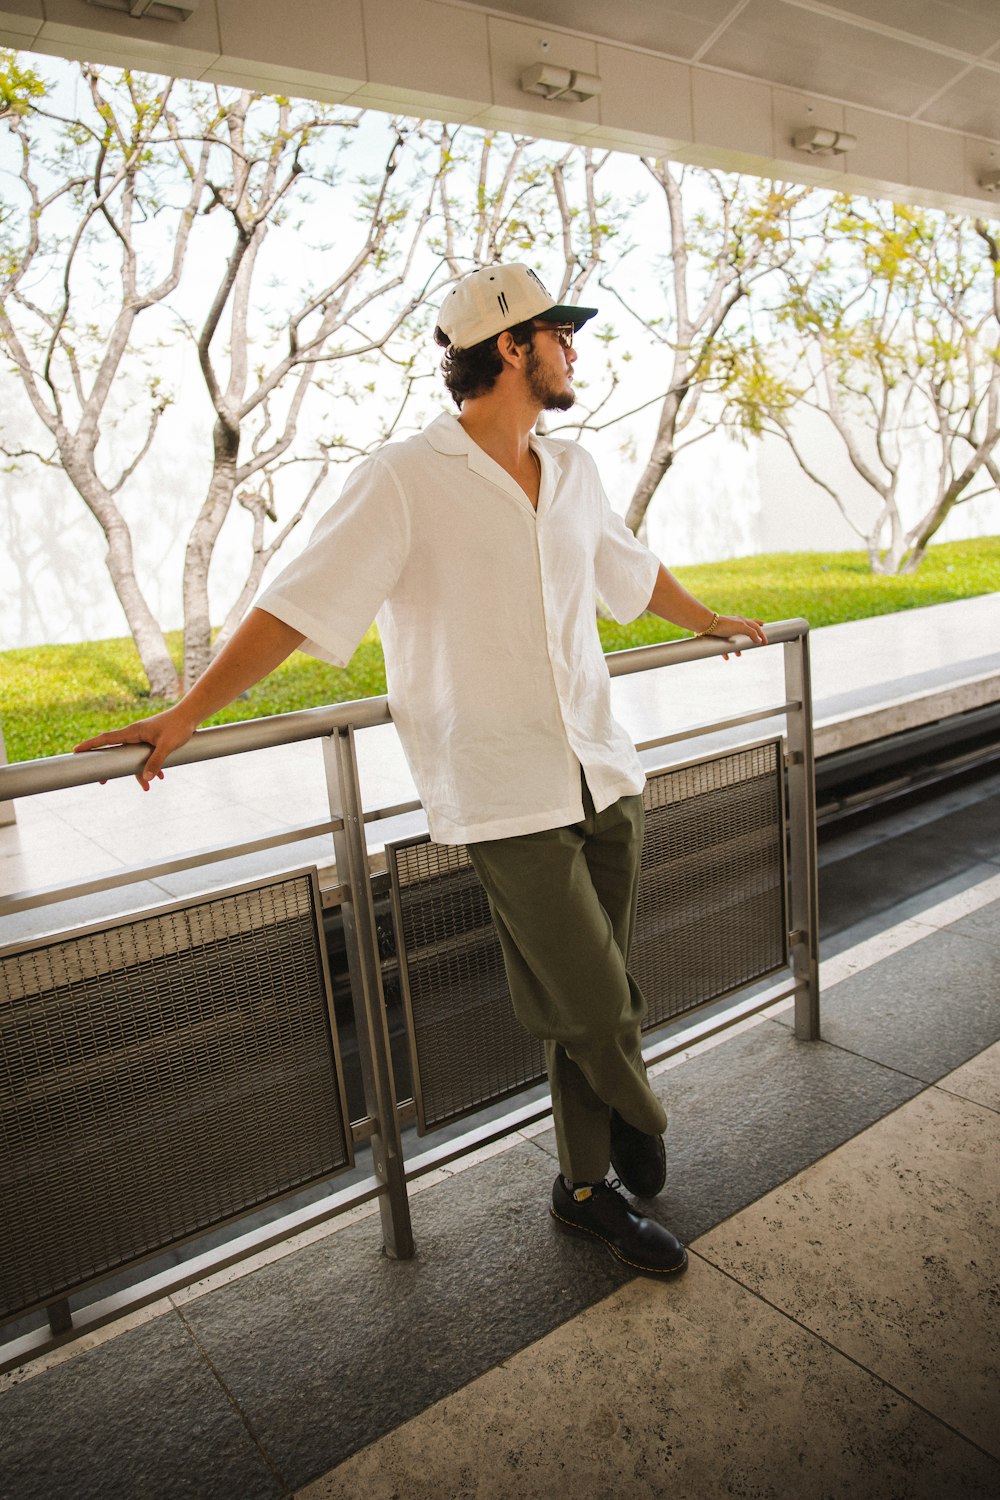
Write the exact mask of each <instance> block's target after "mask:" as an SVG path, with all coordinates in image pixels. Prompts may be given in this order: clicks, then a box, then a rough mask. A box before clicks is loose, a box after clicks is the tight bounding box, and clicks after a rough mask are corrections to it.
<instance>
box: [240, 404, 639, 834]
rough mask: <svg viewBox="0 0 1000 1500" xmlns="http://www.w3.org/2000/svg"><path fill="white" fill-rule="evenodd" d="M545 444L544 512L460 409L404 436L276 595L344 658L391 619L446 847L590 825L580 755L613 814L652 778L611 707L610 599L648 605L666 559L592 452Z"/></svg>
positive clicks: (327, 654)
mask: <svg viewBox="0 0 1000 1500" xmlns="http://www.w3.org/2000/svg"><path fill="white" fill-rule="evenodd" d="M531 444H532V446H533V447H534V449H535V451H536V452H537V454H538V457H539V461H540V464H541V488H540V492H539V498H538V509H537V512H536V511H535V510H534V509H533V507H532V505H531V502H530V501H529V500H528V497H527V496H526V495H525V493H524V491H523V490H522V489H521V487H520V486H519V485H518V484H517V483H516V481H515V480H513V479H512V478H511V477H510V475H509V474H507V473H506V472H505V470H503V469H502V468H501V467H500V465H499V464H497V463H495V462H494V461H493V459H491V458H490V457H489V455H488V454H487V453H486V452H484V450H483V449H482V448H480V447H479V446H478V444H476V443H474V442H473V441H472V440H471V438H469V437H468V435H467V434H466V432H465V430H464V429H463V427H462V426H461V424H460V423H459V422H458V420H457V418H455V417H454V416H451V415H447V414H446V415H443V416H441V417H439V418H438V419H437V420H436V421H434V422H432V423H431V425H430V426H429V427H428V428H427V429H426V430H425V431H424V432H422V433H420V434H419V435H418V436H416V437H413V438H410V439H408V440H407V441H405V442H401V443H392V444H389V445H387V446H386V447H384V448H382V449H381V450H380V451H379V453H378V454H377V455H376V456H375V457H374V458H371V459H368V460H366V461H365V462H364V463H363V464H361V465H360V466H359V467H358V469H357V470H356V471H355V472H354V474H353V475H352V476H351V478H350V479H349V481H348V483H347V484H346V486H345V488H344V491H343V494H342V495H341V497H340V499H339V500H338V501H337V502H336V503H335V504H334V505H333V506H332V507H331V508H330V510H329V511H328V512H327V514H326V515H325V516H324V517H323V519H322V520H321V521H320V522H319V525H318V526H317V528H316V531H315V533H314V534H313V537H312V539H311V541H310V543H309V545H308V547H307V548H306V549H305V551H304V552H303V553H302V554H301V555H300V556H299V557H298V558H297V559H296V560H295V561H294V562H292V563H291V564H290V565H289V566H288V567H287V568H285V570H284V571H283V572H282V573H281V574H280V575H279V576H278V578H277V579H276V580H275V582H274V583H273V584H272V585H271V586H270V587H269V588H268V589H266V590H265V592H264V593H263V594H262V595H261V596H260V598H259V599H258V600H257V605H258V607H259V608H260V609H263V610H266V611H268V613H270V614H273V615H276V616H277V617H278V618H279V619H281V620H284V621H285V622H286V623H287V624H289V625H291V626H293V627H294V628H295V629H296V630H300V631H302V632H303V633H304V634H305V637H306V639H305V641H304V642H303V647H302V649H303V650H305V651H308V652H310V653H312V654H313V655H314V656H318V657H320V658H321V659H322V660H324V661H329V662H332V663H334V665H336V666H346V665H347V663H348V661H349V660H350V658H351V655H352V654H353V652H354V650H355V648H356V647H357V645H358V643H359V641H360V640H361V638H362V636H363V635H364V633H365V631H366V630H367V629H368V627H369V625H370V624H371V622H372V619H373V618H377V622H378V627H379V632H380V634H381V637H382V645H383V649H384V652H385V662H386V679H387V685H388V696H389V707H390V710H391V713H392V716H393V719H394V721H395V723H396V726H397V729H398V731H399V737H400V740H401V742H402V745H403V749H404V751H405V753H406V757H407V760H408V761H409V764H410V769H411V771H412V773H413V779H414V781H415V782H416V785H417V790H418V791H419V793H420V797H421V800H422V801H423V804H424V807H425V809H426V811H427V819H428V824H429V827H430V833H431V837H432V838H434V839H435V840H437V842H439V843H444V844H461V843H471V842H475V841H478V840H482V839H495V838H505V837H507V836H509V835H511V834H522V833H536V832H538V831H540V830H541V829H544V828H556V827H560V826H562V825H564V824H568V823H573V822H576V821H578V820H579V819H580V818H582V816H583V804H582V799H581V789H580V767H581V766H582V767H583V771H584V774H585V776H586V778H587V785H588V787H589V788H590V792H591V795H592V797H593V799H594V805H595V807H596V809H597V810H598V811H601V810H602V809H603V808H605V807H608V806H609V805H610V804H611V803H612V802H614V801H615V800H616V799H617V798H618V797H622V796H626V795H629V794H632V793H636V792H638V791H640V790H641V789H642V785H643V781H644V776H643V771H642V768H641V766H640V764H639V758H638V756H637V754H636V752H635V748H634V746H633V744H632V741H631V739H630V738H629V736H628V735H627V734H626V732H625V730H624V729H622V727H621V725H619V724H618V723H617V722H616V721H615V719H614V718H613V717H612V714H611V692H610V679H609V676H608V669H607V665H606V663H605V661H604V656H603V653H602V651H601V643H600V637H599V635H598V632H597V622H596V603H597V600H598V598H600V599H601V600H603V602H604V604H605V605H606V607H607V608H608V609H609V610H610V611H611V613H612V614H613V615H614V617H615V618H616V619H617V620H619V621H621V622H622V623H627V622H628V621H629V620H633V619H635V618H636V617H637V616H638V615H640V614H641V613H642V612H643V610H645V609H646V607H647V605H648V604H649V600H650V598H651V596H652V593H653V586H654V584H655V582H656V575H657V571H658V567H659V564H658V561H657V559H656V557H654V555H653V554H652V553H651V552H650V551H649V550H648V549H647V548H646V547H644V546H643V545H642V543H641V542H638V541H637V540H636V538H635V537H634V536H633V535H632V533H631V532H630V531H629V530H628V528H627V527H626V526H625V524H624V522H623V521H622V520H621V518H620V517H619V516H617V515H616V514H615V512H614V511H613V510H612V509H611V506H610V505H609V503H608V500H607V497H606V495H605V493H604V491H603V489H602V487H601V483H600V480H599V478H598V474H597V469H596V466H595V464H594V462H593V460H592V459H591V457H590V455H589V454H588V453H586V452H585V450H584V449H582V448H581V447H579V446H578V445H577V444H576V443H571V442H560V441H557V440H555V439H552V438H542V437H536V436H532V438H531Z"/></svg>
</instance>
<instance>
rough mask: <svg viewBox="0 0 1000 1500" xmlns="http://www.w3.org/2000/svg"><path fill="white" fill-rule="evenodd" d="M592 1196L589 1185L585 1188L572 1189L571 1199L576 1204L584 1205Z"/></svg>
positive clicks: (592, 1191) (592, 1192)
mask: <svg viewBox="0 0 1000 1500" xmlns="http://www.w3.org/2000/svg"><path fill="white" fill-rule="evenodd" d="M593 1196H594V1189H593V1188H592V1187H591V1186H590V1185H589V1184H588V1185H587V1186H585V1187H578V1188H574V1189H573V1197H574V1198H575V1199H576V1201H577V1203H586V1201H587V1199H588V1198H592V1197H593Z"/></svg>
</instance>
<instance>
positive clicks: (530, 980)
mask: <svg viewBox="0 0 1000 1500" xmlns="http://www.w3.org/2000/svg"><path fill="white" fill-rule="evenodd" d="M643 821H644V815H643V807H642V798H641V797H623V798H621V799H620V800H619V801H618V802H615V803H612V805H611V806H610V807H608V808H605V810H604V811H603V812H600V813H596V812H595V811H594V803H593V799H592V798H591V796H590V792H589V790H588V789H587V786H586V782H584V817H583V821H582V822H580V823H573V824H571V825H570V826H569V827H566V828H550V829H546V830H545V831H544V832H542V833H528V834H519V835H516V836H515V837H513V838H505V839H487V840H484V841H482V842H479V843H474V844H470V845H469V846H468V849H469V856H470V858H471V860H472V864H473V866H474V868H475V871H476V874H477V875H478V876H479V878H480V880H481V881H482V883H483V886H484V887H485V889H486V894H487V896H488V897H489V902H490V909H491V911H492V913H493V920H494V923H495V924H496V929H497V933H498V934H499V938H500V946H501V948H502V950H503V956H504V964H505V966H506V970H507V983H508V985H509V988H510V993H511V999H512V1001H513V1004H514V1011H515V1014H516V1015H517V1018H518V1020H519V1021H520V1022H521V1024H522V1026H524V1027H526V1029H527V1030H528V1031H530V1032H531V1033H532V1035H533V1036H536V1037H539V1038H540V1039H541V1040H542V1041H544V1043H545V1057H546V1063H547V1065H548V1072H549V1083H550V1085H551V1089H552V1109H553V1115H554V1119H555V1129H556V1142H557V1145H558V1150H559V1166H560V1169H561V1171H562V1172H563V1173H564V1175H565V1176H566V1177H568V1178H569V1179H570V1181H571V1182H599V1181H601V1179H602V1178H604V1177H606V1176H607V1175H608V1170H609V1167H610V1163H611V1155H610V1121H611V1110H612V1109H615V1110H617V1111H618V1113H619V1114H620V1115H621V1116H622V1117H623V1118H624V1119H625V1120H627V1121H628V1123H629V1124H630V1125H634V1126H635V1127H636V1128H637V1129H638V1130H642V1131H645V1132H646V1133H647V1134H650V1135H659V1134H661V1133H662V1132H663V1131H664V1130H665V1129H666V1124H667V1117H666V1113H665V1111H664V1109H663V1106H662V1104H661V1103H660V1101H659V1100H658V1099H657V1097H656V1095H655V1094H654V1093H653V1091H652V1089H651V1088H650V1086H649V1083H648V1081H647V1079H646V1069H645V1065H644V1063H643V1060H642V1053H641V1044H640V1025H641V1022H642V1017H643V1015H644V1013H645V1008H646V1007H645V1000H644V999H643V995H642V992H641V990H640V989H639V986H638V985H637V984H636V982H635V980H634V979H633V978H632V976H631V974H630V973H629V972H628V955H629V948H630V946H631V941H632V932H633V928H634V926H635V913H636V901H637V896H638V884H639V856H640V852H641V849H642V833H643Z"/></svg>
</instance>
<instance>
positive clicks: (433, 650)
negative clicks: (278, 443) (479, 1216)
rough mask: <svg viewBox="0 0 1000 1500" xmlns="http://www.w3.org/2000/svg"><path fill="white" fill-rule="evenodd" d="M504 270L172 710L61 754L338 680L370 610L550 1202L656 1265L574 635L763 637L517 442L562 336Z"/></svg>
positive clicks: (649, 1157) (556, 371) (654, 1151)
mask: <svg viewBox="0 0 1000 1500" xmlns="http://www.w3.org/2000/svg"><path fill="white" fill-rule="evenodd" d="M595 312H596V309H595V308H583V307H575V306H559V305H557V304H556V303H555V302H554V301H553V299H552V297H551V296H550V295H549V294H548V292H547V291H546V290H545V288H544V286H543V285H542V283H541V282H540V281H539V280H538V278H537V276H535V274H534V272H533V271H531V270H529V269H528V268H527V267H526V266H520V265H509V266H490V267H487V268H485V269H484V270H480V271H475V272H473V273H472V274H471V275H469V276H466V277H465V278H464V279H463V280H462V281H461V282H459V283H458V284H457V285H456V286H455V287H454V288H453V289H452V290H451V291H450V292H449V293H448V294H447V296H446V297H445V299H444V302H443V304H442V306H441V309H440V314H439V326H438V328H437V330H436V333H435V337H436V338H437V341H438V343H439V344H441V345H442V346H443V347H444V349H445V354H444V360H443V366H442V368H443V372H444V378H445V382H446V384H447V386H448V388H449V390H450V392H451V394H452V397H453V398H454V400H455V402H456V404H457V406H458V408H459V415H458V416H457V417H455V416H452V415H442V416H440V417H438V419H437V420H436V421H434V422H432V423H431V425H430V426H429V427H428V428H427V429H426V430H425V431H424V432H422V433H421V434H419V435H418V436H417V437H414V438H410V439H409V440H407V441H405V442H401V443H394V444H390V445H387V446H385V447H384V448H382V449H381V450H380V452H379V453H378V454H376V455H375V456H374V457H373V458H371V459H369V460H367V461H366V462H365V463H363V464H362V465H360V466H359V468H358V469H357V470H356V471H355V473H354V474H353V475H352V477H351V479H350V480H349V481H348V484H347V485H346V486H345V489H344V492H343V494H342V496H341V498H340V500H339V501H338V503H337V504H336V505H334V506H333V507H332V508H331V510H330V511H329V512H328V513H327V515H326V516H325V517H324V518H323V519H322V520H321V521H320V523H319V525H318V527H317V529H316V532H315V534H314V536H313V538H312V540H311V542H310V544H309V546H308V547H307V548H306V550H305V551H304V552H303V554H302V555H301V556H300V557H299V558H298V559H296V561H294V562H293V563H292V564H291V565H290V566H289V567H287V568H286V569H285V570H284V572H283V573H282V574H281V575H280V576H279V577H278V578H277V579H276V581H275V582H274V583H273V584H272V585H271V586H270V587H269V588H268V589H267V590H266V591H265V592H264V594H263V595H262V596H261V598H260V599H259V601H258V603H257V606H256V608H254V609H253V610H252V611H251V612H250V614H249V616H248V617H247V619H246V620H245V621H244V623H243V624H242V625H241V627H240V629H239V630H238V631H237V632H236V634H235V635H234V636H233V638H232V640H231V641H230V642H229V644H228V645H227V646H226V647H225V649H224V650H223V651H222V652H220V654H219V656H218V657H217V659H216V660H215V661H214V662H213V663H212V665H211V666H210V667H209V668H208V670H207V671H206V672H205V673H204V675H203V676H202V677H201V678H200V679H199V681H198V682H197V683H196V684H195V685H194V687H193V688H191V690H190V691H189V692H188V693H187V694H186V695H185V697H184V698H182V699H181V700H180V702H179V703H177V704H176V705H175V706H174V707H173V708H171V709H168V710H167V711H166V712H165V713H162V714H158V715H156V716H155V717H152V718H149V719H145V720H142V721H140V722H138V723H136V724H132V725H129V726H128V727H126V728H125V729H120V730H113V731H111V732H109V733H107V734H102V735H98V736H96V738H94V739H91V740H87V741H85V742H84V743H83V744H81V745H79V746H77V749H78V750H89V749H93V748H96V747H98V746H104V745H117V744H132V743H136V742H141V743H147V744H150V745H151V746H152V747H153V750H152V754H151V755H150V757H149V759H148V760H147V761H146V763H145V766H144V767H143V770H142V772H141V773H140V774H139V777H138V779H139V781H140V783H141V785H142V786H143V789H144V790H146V791H148V790H149V786H150V783H151V781H152V780H153V779H154V778H156V777H158V776H162V774H163V773H162V769H161V768H162V766H163V762H164V760H165V759H166V757H167V756H168V755H169V754H170V752H171V751H172V750H175V749H176V748H177V747H178V746H179V745H181V744H183V742H184V741H185V740H186V739H187V738H188V737H189V736H190V735H191V734H192V733H193V732H194V730H195V728H196V727H197V725H198V724H200V723H201V722H202V720H204V719H205V718H207V717H208V716H209V715H210V714H212V713H214V712H216V711H217V710H218V709H219V708H221V707H223V706H224V705H225V704H226V703H228V702H230V701H231V700H232V699H233V698H235V697H236V696H237V695H238V694H239V693H241V692H244V691H245V690H246V689H247V688H248V687H250V686H251V685H252V684H253V683H254V682H256V681H257V680H258V679H259V678H261V677H263V676H264V675H265V674H266V673H268V672H270V671H272V670H273V669H274V668H275V667H276V666H278V664H279V663H280V662H281V661H283V660H284V659H285V657H286V656H288V655H289V653H290V652H291V651H292V650H294V649H295V648H296V647H298V646H303V647H304V649H305V650H307V651H310V652H312V653H313V654H314V655H317V656H319V657H321V658H323V659H325V660H327V661H332V662H334V663H335V664H337V665H340V666H345V665H346V664H347V662H348V660H349V659H350V657H351V655H352V653H353V651H354V649H355V647H356V646H357V644H358V642H359V641H360V639H361V637H362V636H363V634H364V633H365V631H366V630H367V629H368V626H369V625H370V623H371V621H372V618H373V617H375V616H376V615H377V618H378V624H379V629H380V633H381V637H382V643H383V647H384V650H385V659H386V676H387V681H388V693H389V704H390V708H391V710H392V715H393V719H394V721H395V723H396V725H397V728H398V731H399V735H400V739H401V741H402V744H403V748H404V750H405V751H406V754H407V758H408V760H409V763H410V767H411V769H412V771H413V775H414V780H415V781H416V784H417V788H418V790H419V792H420V795H421V799H422V801H423V803H424V806H425V808H426V811H427V818H428V825H429V828H430V832H431V836H432V838H434V839H436V840H437V841H439V842H443V843H453V844H465V845H467V847H468V849H469V854H470V857H471V859H472V862H473V865H474V866H475V869H476V871H477V873H478V875H479V877H480V879H481V880H482V882H483V885H484V886H485V888H486V892H487V895H488V897H489V900H490V906H491V909H492V912H493V916H494V920H495V922H496V926H497V930H498V933H499V937H500V942H501V945H502V948H503V953H504V960H505V964H506V968H507V976H508V981H509V986H510V991H511V996H512V999H513V1003H514V1008H515V1011H516V1013H517V1015H518V1017H519V1019H520V1020H521V1021H522V1023H523V1024H524V1025H525V1026H526V1027H527V1028H528V1029H529V1030H530V1031H531V1032H532V1033H533V1034H534V1035H536V1036H538V1037H540V1038H542V1039H543V1040H544V1042H545V1047H546V1059H547V1063H548V1070H549V1078H550V1082H551V1086H552V1101H553V1113H554V1119H555V1128H556V1139H557V1144H558V1152H559V1165H560V1174H559V1176H558V1177H557V1179H556V1182H555V1186H554V1188H553V1194H552V1210H551V1211H552V1214H553V1217H554V1219H555V1221H556V1223H557V1224H558V1225H559V1226H560V1227H561V1228H564V1229H566V1230H567V1231H572V1232H576V1233H581V1234H586V1235H589V1236H592V1237H594V1238H595V1239H597V1240H598V1241H601V1242H603V1243H604V1244H605V1245H607V1246H608V1248H609V1249H610V1250H611V1251H612V1253H613V1254H614V1255H616V1256H617V1257H618V1259H619V1260H621V1261H623V1262H625V1263H626V1264H628V1265H630V1266H632V1267H634V1268H635V1269H636V1270H640V1271H643V1272H645V1273H647V1274H650V1275H656V1276H670V1275H672V1274H676V1273H677V1272H679V1271H682V1270H683V1269H684V1267H685V1265H686V1263H687V1256H686V1252H685V1250H684V1247H683V1246H682V1245H681V1244H680V1242H679V1241H678V1240H677V1239H676V1238H675V1237H674V1235H672V1234H670V1233H669V1231H668V1230H666V1229H664V1228H663V1227H662V1226H661V1225H659V1224H658V1223H656V1222H654V1221H652V1220H649V1219H645V1218H643V1217H642V1216H641V1215H640V1214H639V1213H637V1212H636V1211H635V1209H634V1208H632V1206H631V1205H630V1204H629V1203H628V1202H627V1201H626V1199H625V1198H624V1197H623V1196H622V1195H621V1194H620V1193H619V1192H618V1191H617V1190H616V1188H615V1187H613V1186H612V1185H611V1184H610V1182H608V1181H607V1180H606V1179H607V1176H608V1173H609V1169H610V1167H611V1165H612V1164H613V1165H614V1169H615V1171H616V1172H617V1174H618V1177H619V1178H620V1179H621V1183H623V1184H624V1186H625V1187H626V1188H627V1189H628V1190H629V1191H630V1192H632V1193H634V1194H636V1195H639V1196H644V1197H648V1196H652V1195H654V1194H655V1193H658V1192H659V1191H660V1190H661V1188H662V1187H663V1185H664V1180H665V1155H664V1149H663V1142H662V1138H661V1137H662V1132H663V1130H664V1129H665V1127H666V1115H665V1113H664V1110H663V1106H662V1104H661V1103H660V1101H659V1099H658V1098H657V1097H656V1095H655V1094H654V1093H653V1091H652V1089H651V1088H650V1086H649V1083H648V1081H647V1078H646V1072H645V1067H644V1065H643V1061H642V1054H641V1050H640V1024H641V1020H642V1016H643V1012H644V1001H643V997H642V994H641V993H640V991H639V989H638V987H637V985H636V984H635V981H634V980H633V979H632V977H631V975H630V974H629V972H628V967H627V962H628V953H629V946H630V942H631V936H632V927H633V923H634V920H635V909H636V895H637V879H638V868H639V854H640V847H641V841H642V798H641V791H642V785H643V781H644V776H643V772H642V769H641V767H640V764H639V760H638V757H637V755H636V752H635V749H634V747H633V745H632V742H631V740H630V739H629V737H628V735H627V734H626V733H625V731H624V730H623V729H622V728H621V726H620V725H618V724H617V723H616V722H615V721H614V719H613V718H612V716H611V711H610V681H609V677H608V672H607V667H606V665H605V663H604V659H603V656H602V654H601V647H600V640H599V636H598V632H597V626H596V605H597V599H598V597H600V598H601V599H602V600H603V601H604V603H605V605H606V606H607V607H608V608H609V609H610V610H611V611H612V613H613V614H614V615H615V616H616V618H618V619H619V620H621V621H623V622H627V621H629V620H632V619H635V618H636V617H637V616H638V615H640V614H642V613H643V612H644V611H645V610H646V609H650V610H652V611H654V612H655V613H656V614H659V615H661V616H663V617H664V618H665V619H668V620H672V621H674V622H675V623H677V624H679V625H681V626H683V627H684V628H686V629H690V630H692V631H694V633H695V634H696V635H708V634H712V635H719V636H723V637H732V636H737V635H740V636H746V637H749V638H750V640H751V641H754V642H761V643H762V642H763V641H764V633H763V630H762V629H761V624H760V622H759V621H757V620H749V619H743V618H741V617H737V616H722V617H720V616H719V615H718V614H717V613H714V612H713V611H712V610H710V609H709V608H708V606H707V605H705V604H701V603H699V601H698V600H697V599H695V598H694V597H693V596H692V595H691V594H689V593H687V591H686V590H685V589H683V588H682V587H681V586H680V584H679V583H678V582H677V580H676V579H675V578H674V577H673V576H672V574H671V573H670V572H669V571H668V570H667V569H666V568H665V567H663V566H662V564H660V563H659V562H658V560H657V559H656V558H655V557H654V556H653V554H652V553H651V552H649V551H648V550H647V549H646V548H645V547H644V546H643V545H642V544H641V543H640V542H638V541H637V540H636V539H635V537H633V536H632V534H631V533H630V532H629V531H628V530H627V528H626V527H625V525H624V523H623V522H622V521H621V520H620V518H619V517H618V516H617V515H615V513H614V512H613V511H612V510H611V507H610V505H609V504H608V501H607V498H606V496H605V495H604V492H603V490H602V488H601V485H600V481H599V479H598V477H597V471H596V468H595V465H594V463H593V461H592V460H591V458H590V457H589V456H588V455H587V453H586V452H585V451H584V450H583V449H582V448H581V447H579V445H577V444H575V443H570V442H560V441H557V440H555V439H549V438H542V437H539V436H538V435H536V434H535V432H534V430H533V429H534V426H535V422H536V420H537V418H538V415H539V413H540V412H541V411H543V410H561V411H564V410H567V409H568V408H569V407H570V406H572V404H573V400H574V393H573V365H574V363H575V362H576V358H577V355H576V351H575V349H574V348H573V336H574V333H575V332H576V330H577V329H579V328H580V327H581V326H582V325H583V324H584V323H586V322H587V321H588V319H590V318H591V317H593V316H594V314H595Z"/></svg>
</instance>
